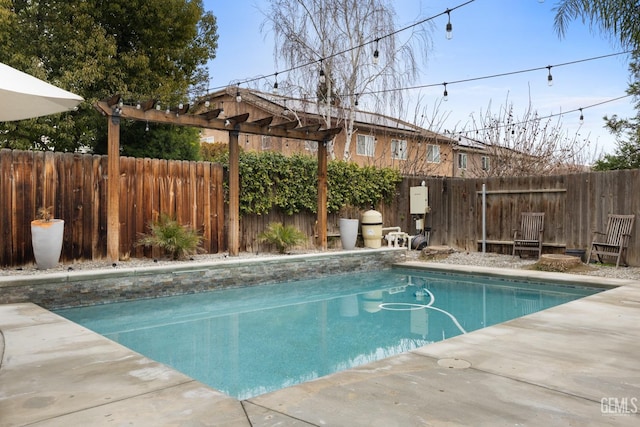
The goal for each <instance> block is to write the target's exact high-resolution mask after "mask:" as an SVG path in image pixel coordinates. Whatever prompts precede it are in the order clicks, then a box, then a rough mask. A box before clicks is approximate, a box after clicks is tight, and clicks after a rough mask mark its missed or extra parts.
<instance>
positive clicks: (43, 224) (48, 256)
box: [31, 219, 64, 270]
mask: <svg viewBox="0 0 640 427" xmlns="http://www.w3.org/2000/svg"><path fill="white" fill-rule="evenodd" d="M63 234H64V220H62V219H52V220H50V221H42V220H39V219H37V220H35V221H31V245H32V246H33V256H34V258H35V259H36V265H37V266H38V268H39V269H40V270H46V269H47V268H51V267H54V266H56V265H57V264H58V262H59V261H60V253H61V252H62V236H63Z"/></svg>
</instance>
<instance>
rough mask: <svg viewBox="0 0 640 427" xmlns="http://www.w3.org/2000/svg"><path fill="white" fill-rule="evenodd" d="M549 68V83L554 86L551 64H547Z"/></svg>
mask: <svg viewBox="0 0 640 427" xmlns="http://www.w3.org/2000/svg"><path fill="white" fill-rule="evenodd" d="M547 70H549V75H548V76H547V85H548V86H553V76H552V75H551V65H547Z"/></svg>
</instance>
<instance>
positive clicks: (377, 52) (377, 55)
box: [373, 39, 380, 65]
mask: <svg viewBox="0 0 640 427" xmlns="http://www.w3.org/2000/svg"><path fill="white" fill-rule="evenodd" d="M379 41H380V39H376V50H374V51H373V65H378V62H379V58H378V57H379V56H380V52H379V51H378V42H379Z"/></svg>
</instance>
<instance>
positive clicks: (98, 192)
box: [0, 149, 224, 266]
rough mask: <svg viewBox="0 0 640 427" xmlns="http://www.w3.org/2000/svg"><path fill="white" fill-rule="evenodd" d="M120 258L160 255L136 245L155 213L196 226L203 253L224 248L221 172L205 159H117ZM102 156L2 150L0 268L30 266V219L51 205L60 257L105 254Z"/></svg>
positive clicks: (100, 255) (69, 257)
mask: <svg viewBox="0 0 640 427" xmlns="http://www.w3.org/2000/svg"><path fill="white" fill-rule="evenodd" d="M120 170H121V173H120V253H121V254H122V256H124V257H126V256H133V257H141V256H157V255H158V254H154V253H153V251H151V250H150V249H145V248H143V247H141V246H136V244H135V242H136V241H137V239H138V237H139V235H140V234H141V233H145V232H148V228H147V225H148V223H149V222H150V221H151V220H153V219H154V218H155V217H156V215H157V214H158V213H166V214H169V215H170V216H172V217H175V218H176V219H177V220H178V221H179V222H180V223H182V224H190V225H192V226H194V227H196V228H197V229H198V230H199V231H200V232H201V233H202V235H203V237H204V242H203V243H204V249H205V250H206V251H207V252H211V253H216V252H218V251H220V250H224V248H223V247H221V245H224V191H223V182H222V181H223V169H222V166H221V165H219V164H214V163H208V162H186V161H166V160H152V159H134V158H127V157H122V158H121V159H120ZM106 171H107V157H106V156H92V155H86V154H70V153H55V152H36V151H18V150H6V149H4V150H0V207H1V211H0V265H2V266H8V265H24V264H29V263H31V262H33V250H32V248H31V228H30V223H31V220H32V219H34V218H35V215H36V213H37V210H38V209H39V208H40V207H43V206H45V207H48V206H52V207H53V213H54V216H55V217H57V218H61V219H63V220H65V230H64V242H63V247H62V256H61V258H62V260H63V261H71V260H76V259H100V258H104V257H106V238H107V230H106V212H107V211H106V192H107V173H106Z"/></svg>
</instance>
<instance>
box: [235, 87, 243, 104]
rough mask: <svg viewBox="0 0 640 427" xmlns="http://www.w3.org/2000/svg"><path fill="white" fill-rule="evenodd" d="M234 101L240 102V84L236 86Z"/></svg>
mask: <svg viewBox="0 0 640 427" xmlns="http://www.w3.org/2000/svg"><path fill="white" fill-rule="evenodd" d="M236 102H242V95H240V86H238V87H236Z"/></svg>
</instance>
